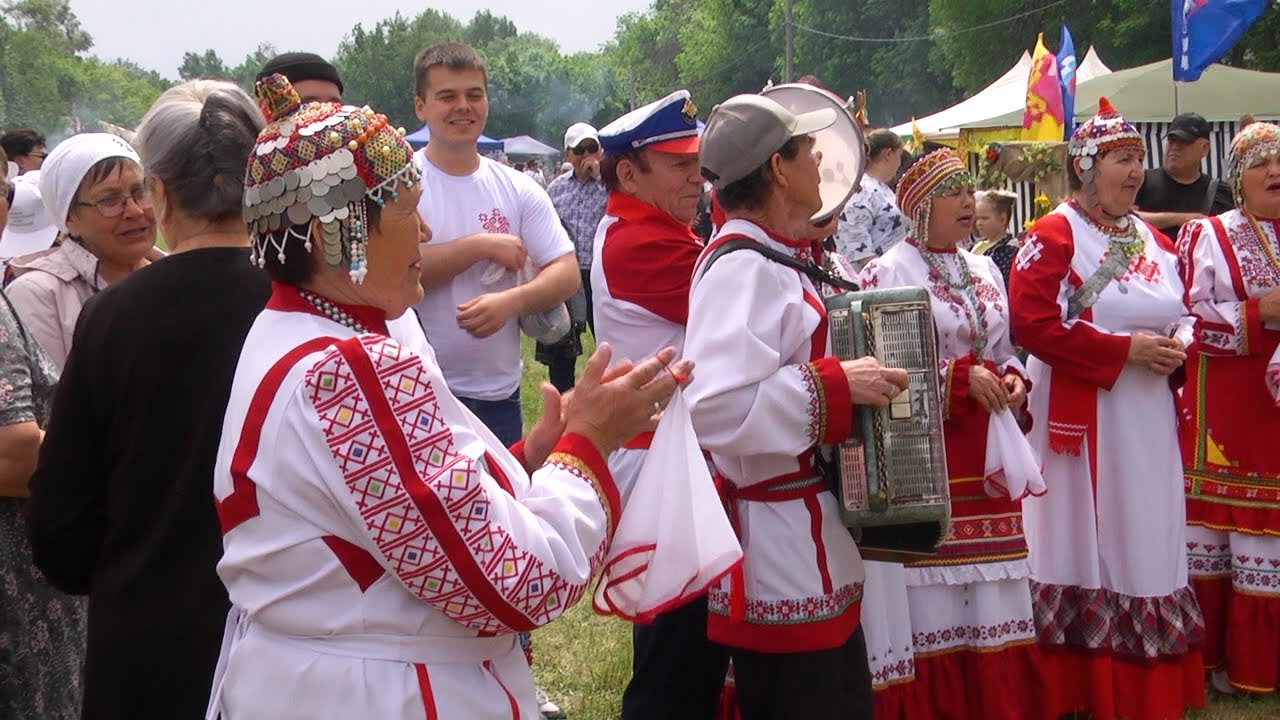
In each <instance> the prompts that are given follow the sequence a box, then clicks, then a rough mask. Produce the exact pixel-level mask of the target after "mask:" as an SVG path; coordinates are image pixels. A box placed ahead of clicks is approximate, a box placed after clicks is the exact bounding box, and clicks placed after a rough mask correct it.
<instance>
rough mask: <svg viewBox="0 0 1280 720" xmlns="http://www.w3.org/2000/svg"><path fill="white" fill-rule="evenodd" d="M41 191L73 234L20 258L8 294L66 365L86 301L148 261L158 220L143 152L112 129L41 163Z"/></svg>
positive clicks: (67, 145) (73, 141)
mask: <svg viewBox="0 0 1280 720" xmlns="http://www.w3.org/2000/svg"><path fill="white" fill-rule="evenodd" d="M40 195H41V197H42V198H43V199H44V203H45V207H46V208H47V209H48V210H49V214H50V215H51V216H52V217H53V219H54V221H55V222H56V223H57V224H58V228H59V229H60V230H61V231H62V233H63V235H65V236H66V238H67V239H66V240H64V241H63V243H62V244H61V245H60V246H59V247H58V249H57V250H54V251H53V252H51V253H49V254H47V255H41V256H38V257H35V258H34V259H31V260H24V261H18V262H14V263H13V264H12V267H13V269H14V272H15V274H16V275H17V279H16V280H14V281H13V283H12V284H11V285H10V286H9V287H8V288H7V290H6V291H7V292H8V294H9V297H10V299H11V300H13V304H14V307H15V308H17V311H18V314H19V316H21V318H22V321H23V322H24V323H25V324H26V326H27V328H28V330H29V331H30V332H31V334H32V335H33V336H35V338H36V340H38V341H39V342H40V345H41V346H42V347H44V349H45V352H46V353H48V355H49V358H50V359H51V360H53V362H54V364H55V365H56V366H57V367H58V369H59V370H61V369H62V366H63V364H64V363H65V362H66V359H67V352H68V351H69V350H70V349H71V333H72V331H73V330H75V326H76V319H77V318H79V317H80V309H81V307H83V306H84V303H85V302H86V301H87V300H88V299H89V298H90V297H92V296H93V295H94V293H96V292H98V291H99V290H101V289H102V288H104V287H106V286H107V285H109V284H111V283H113V282H117V281H119V280H121V279H122V278H124V277H125V276H126V275H128V274H129V273H131V272H133V271H134V270H137V269H138V268H140V267H142V266H143V265H145V264H147V258H148V256H149V255H150V254H151V253H152V252H153V251H154V249H155V241H156V218H155V211H154V209H153V208H152V205H151V193H150V192H149V191H148V190H147V187H146V184H145V183H144V182H143V175H142V162H141V161H140V160H139V159H138V154H137V153H136V152H135V151H134V149H133V148H132V147H131V146H130V145H129V143H127V142H125V141H124V140H122V139H120V138H118V137H116V136H114V135H108V134H106V133H86V134H83V135H76V136H74V137H71V138H68V139H67V140H64V141H63V142H62V143H60V144H59V145H58V146H57V147H55V148H54V149H53V151H52V152H50V153H49V156H48V157H46V158H45V161H44V166H43V167H42V168H41V173H40Z"/></svg>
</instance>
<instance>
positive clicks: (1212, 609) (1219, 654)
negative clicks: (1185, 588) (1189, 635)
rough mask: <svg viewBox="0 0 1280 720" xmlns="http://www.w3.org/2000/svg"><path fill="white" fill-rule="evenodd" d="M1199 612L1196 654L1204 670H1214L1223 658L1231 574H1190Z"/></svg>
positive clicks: (1224, 657)
mask: <svg viewBox="0 0 1280 720" xmlns="http://www.w3.org/2000/svg"><path fill="white" fill-rule="evenodd" d="M1189 584H1190V585H1191V589H1192V590H1194V591H1195V594H1196V601H1197V602H1199V603H1200V612H1201V613H1202V614H1203V615H1204V642H1203V643H1202V644H1201V646H1200V653H1201V654H1202V655H1203V656H1204V666H1205V669H1207V670H1217V669H1218V668H1220V667H1222V665H1223V663H1225V662H1226V661H1227V646H1226V638H1227V599H1228V598H1229V597H1230V596H1231V576H1230V575H1223V576H1221V577H1200V578H1198V577H1195V576H1194V575H1193V576H1192V577H1191V582H1190V583H1189Z"/></svg>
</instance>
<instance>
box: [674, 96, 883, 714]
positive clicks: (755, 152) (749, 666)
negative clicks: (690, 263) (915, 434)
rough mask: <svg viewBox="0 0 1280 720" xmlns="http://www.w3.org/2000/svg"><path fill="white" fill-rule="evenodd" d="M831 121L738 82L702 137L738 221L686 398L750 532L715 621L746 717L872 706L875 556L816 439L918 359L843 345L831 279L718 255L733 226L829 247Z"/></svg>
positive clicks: (707, 285)
mask: <svg viewBox="0 0 1280 720" xmlns="http://www.w3.org/2000/svg"><path fill="white" fill-rule="evenodd" d="M834 121H835V113H834V111H832V110H831V109H823V110H819V111H815V112H811V113H804V114H802V115H799V116H796V115H793V114H792V113H791V112H789V111H787V110H786V109H784V108H783V107H782V106H780V105H778V104H777V103H776V102H774V101H772V100H769V99H768V98H765V97H761V96H759V95H739V96H737V97H734V98H731V99H729V100H727V101H725V102H724V103H722V104H721V105H719V106H717V107H716V108H715V109H714V110H712V112H711V116H710V117H709V118H708V120H707V125H706V128H705V130H704V132H703V136H702V142H701V152H700V163H701V165H702V172H703V175H704V176H706V178H707V179H708V180H710V181H711V182H712V184H713V185H714V186H715V188H716V198H717V201H718V202H719V204H720V206H721V207H722V208H723V210H724V212H725V215H726V218H727V221H726V222H725V223H724V224H723V225H722V226H721V227H720V228H719V230H718V232H717V233H716V235H715V236H714V237H713V238H712V240H711V242H710V243H709V244H708V246H707V249H706V251H705V252H704V253H703V257H702V259H701V260H700V261H699V264H698V267H697V269H695V274H694V280H693V289H692V293H691V295H690V299H689V321H688V328H687V334H686V337H685V345H684V352H685V356H686V357H690V358H692V359H694V361H695V362H696V363H697V364H698V371H697V375H696V377H695V378H694V379H693V381H692V382H691V383H690V385H689V387H688V388H687V389H686V391H685V398H686V399H687V400H688V402H689V407H690V412H691V413H692V416H693V423H694V429H695V430H696V431H697V434H698V441H699V443H700V444H701V445H702V447H703V448H705V449H707V450H709V451H710V452H711V455H712V460H713V461H714V463H715V468H716V474H717V475H718V476H719V480H720V483H721V486H722V488H723V494H724V495H725V496H726V500H727V508H728V510H729V513H730V518H731V520H733V521H734V524H735V527H736V528H737V529H738V531H739V535H740V539H741V542H742V550H743V554H744V556H743V563H742V566H741V569H740V570H739V571H737V572H735V573H733V574H731V575H730V576H729V577H727V578H725V579H723V580H722V581H721V583H720V585H719V586H718V587H714V588H712V589H711V591H710V593H709V595H708V599H709V605H710V618H709V620H708V632H709V635H710V638H711V639H712V640H715V641H717V642H720V643H723V644H726V645H728V646H730V648H731V654H732V657H733V667H734V675H735V680H736V685H737V700H738V706H739V709H740V711H741V715H742V718H743V720H753V719H754V718H776V717H804V718H810V719H822V718H832V719H833V720H834V719H835V718H840V719H842V720H845V719H848V718H870V717H871V677H870V671H869V668H868V663H867V654H866V643H865V640H864V638H863V634H862V630H861V628H860V627H859V611H860V602H861V598H862V583H863V578H864V575H863V568H862V560H861V558H860V557H859V554H858V549H857V547H856V546H855V545H854V542H853V538H852V537H851V536H850V534H849V531H848V530H847V529H846V528H845V527H844V525H843V523H842V522H841V520H840V516H839V513H838V510H837V504H836V499H835V497H834V496H833V495H832V494H831V492H830V490H829V489H828V487H827V483H826V481H825V480H824V479H822V478H821V477H820V476H819V475H818V473H817V471H816V470H815V469H814V446H815V445H817V444H819V443H834V442H839V441H841V440H844V439H845V438H846V437H848V435H849V434H850V431H851V429H852V422H853V410H854V405H855V403H857V404H871V405H876V406H884V405H886V404H887V403H888V402H889V400H890V398H892V397H894V396H896V395H897V394H898V393H899V392H901V390H902V389H904V388H905V387H906V386H907V374H906V371H904V370H891V369H887V368H884V367H881V365H880V364H879V363H878V362H877V361H876V360H875V359H874V358H871V357H865V358H861V359H858V360H854V361H841V360H840V359H838V358H836V357H833V356H831V349H830V347H831V346H830V342H829V338H828V336H827V319H826V309H825V306H824V304H823V300H822V297H823V295H824V294H825V293H826V292H827V290H826V289H825V288H823V287H819V286H816V285H815V284H814V282H813V281H812V280H810V278H809V277H808V276H807V275H805V274H803V273H801V272H800V271H798V270H797V269H793V268H791V267H788V266H785V265H782V264H779V263H777V262H774V261H773V260H771V259H769V258H767V257H765V256H764V255H761V254H759V253H756V252H751V251H746V250H743V251H738V252H730V253H726V254H724V255H723V256H721V257H720V258H719V259H718V260H717V261H716V262H715V263H714V264H713V265H707V264H706V259H707V258H708V257H709V254H710V253H712V252H714V251H715V249H716V248H718V247H719V246H721V245H722V244H724V243H725V242H727V241H728V240H731V239H735V238H736V239H749V240H753V241H755V242H757V243H759V244H761V245H764V246H766V247H767V248H770V249H772V250H775V251H777V252H780V253H783V254H786V255H788V256H790V257H791V258H793V259H795V260H798V261H800V262H814V261H818V260H820V259H821V252H822V249H821V244H820V243H821V240H820V239H810V236H812V235H814V234H816V233H815V232H814V231H813V226H812V224H811V222H810V218H811V217H812V215H813V214H814V213H816V212H818V210H819V209H820V208H821V205H822V200H821V197H820V195H819V192H818V185H819V179H820V178H819V172H818V165H819V162H820V160H821V155H820V153H817V152H815V151H814V148H813V145H814V138H813V135H812V133H815V132H817V131H819V130H822V129H823V128H826V127H828V126H830V125H831V124H832V123H833V122H834Z"/></svg>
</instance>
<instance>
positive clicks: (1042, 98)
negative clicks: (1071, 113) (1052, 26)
mask: <svg viewBox="0 0 1280 720" xmlns="http://www.w3.org/2000/svg"><path fill="white" fill-rule="evenodd" d="M1062 128H1063V119H1062V86H1061V85H1059V84H1058V58H1057V57H1056V56H1054V55H1053V54H1052V53H1050V52H1049V49H1048V48H1046V47H1045V46H1044V33H1040V35H1038V36H1037V37H1036V51H1035V52H1034V53H1032V55H1031V75H1030V77H1028V78H1027V105H1026V109H1025V110H1023V112H1022V139H1023V140H1041V141H1046V142H1058V141H1060V140H1062Z"/></svg>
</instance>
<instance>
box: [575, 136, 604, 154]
mask: <svg viewBox="0 0 1280 720" xmlns="http://www.w3.org/2000/svg"><path fill="white" fill-rule="evenodd" d="M569 152H571V153H573V154H574V155H593V154H595V153H598V152H600V143H598V142H596V141H595V140H588V141H586V142H584V143H582V144H581V145H579V146H578V147H576V148H573V149H572V150H570V151H569Z"/></svg>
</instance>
